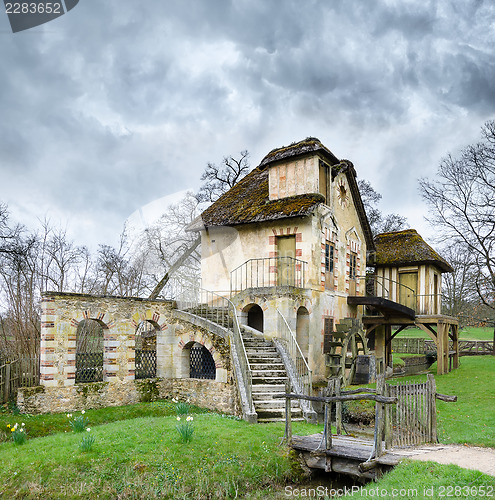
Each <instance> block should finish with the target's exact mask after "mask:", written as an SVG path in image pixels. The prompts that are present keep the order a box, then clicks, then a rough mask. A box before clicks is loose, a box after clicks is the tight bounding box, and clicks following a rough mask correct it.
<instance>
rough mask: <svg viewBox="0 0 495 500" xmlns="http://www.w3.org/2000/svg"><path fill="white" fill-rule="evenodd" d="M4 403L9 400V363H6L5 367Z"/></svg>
mask: <svg viewBox="0 0 495 500" xmlns="http://www.w3.org/2000/svg"><path fill="white" fill-rule="evenodd" d="M4 394H5V397H4V399H5V401H8V400H9V398H10V363H6V365H5V393H4Z"/></svg>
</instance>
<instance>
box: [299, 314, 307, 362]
mask: <svg viewBox="0 0 495 500" xmlns="http://www.w3.org/2000/svg"><path fill="white" fill-rule="evenodd" d="M296 340H297V343H298V344H299V347H300V348H301V351H302V353H303V356H304V357H305V358H306V360H307V359H308V354H309V312H308V310H307V309H306V308H305V307H303V306H301V307H300V308H299V309H298V310H297V319H296Z"/></svg>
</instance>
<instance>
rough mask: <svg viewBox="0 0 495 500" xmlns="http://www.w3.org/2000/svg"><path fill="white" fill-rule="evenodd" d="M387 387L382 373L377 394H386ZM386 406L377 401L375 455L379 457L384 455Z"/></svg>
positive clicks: (378, 380) (377, 386) (378, 378)
mask: <svg viewBox="0 0 495 500" xmlns="http://www.w3.org/2000/svg"><path fill="white" fill-rule="evenodd" d="M384 387H385V375H384V374H381V375H380V376H378V377H377V380H376V394H377V396H383V395H384ZM384 407H385V405H383V404H382V403H379V402H378V401H377V402H376V403H375V420H376V422H377V424H376V425H375V455H376V456H377V457H379V456H381V455H382V452H383V444H382V439H383V424H384Z"/></svg>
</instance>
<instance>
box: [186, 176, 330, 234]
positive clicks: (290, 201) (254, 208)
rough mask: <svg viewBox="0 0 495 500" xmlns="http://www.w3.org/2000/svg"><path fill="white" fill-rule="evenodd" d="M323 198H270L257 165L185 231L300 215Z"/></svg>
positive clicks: (302, 196) (318, 195)
mask: <svg viewBox="0 0 495 500" xmlns="http://www.w3.org/2000/svg"><path fill="white" fill-rule="evenodd" d="M324 200H325V199H324V197H323V196H322V195H321V194H318V193H314V194H303V195H298V196H291V197H289V198H282V199H279V200H270V199H269V196H268V169H266V168H261V167H257V168H255V169H254V170H253V171H252V172H251V173H249V174H248V175H246V177H244V179H242V180H240V181H239V182H238V183H237V184H236V185H235V186H234V187H233V188H232V189H230V190H229V191H227V192H226V193H225V194H223V195H222V196H221V197H220V198H219V199H218V200H217V201H216V202H215V203H213V205H211V206H210V207H208V208H207V209H206V210H205V211H204V212H203V213H202V214H201V217H200V218H199V219H198V220H197V221H195V222H194V223H193V224H192V225H190V226H189V230H190V231H200V230H201V229H204V227H212V226H235V225H238V224H246V223H251V222H265V221H273V220H278V219H286V218H289V217H301V216H305V215H309V214H310V213H312V212H313V210H314V209H315V208H316V207H317V206H318V205H319V204H320V203H322V202H323V201H324Z"/></svg>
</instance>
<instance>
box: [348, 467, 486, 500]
mask: <svg viewBox="0 0 495 500" xmlns="http://www.w3.org/2000/svg"><path fill="white" fill-rule="evenodd" d="M377 488H378V490H379V492H380V496H381V497H385V496H388V497H390V498H392V497H394V496H395V497H397V498H422V499H424V498H448V497H454V498H477V497H481V496H488V495H486V493H490V492H491V495H490V496H495V477H493V476H488V475H486V474H482V473H481V472H478V471H475V470H467V469H462V468H461V467H457V466H456V465H440V464H437V463H435V462H414V461H407V462H403V463H401V464H400V465H398V466H397V467H395V468H394V470H393V471H391V472H390V473H388V474H386V475H385V476H384V477H383V478H382V479H381V480H380V481H379V482H378V483H370V484H368V485H367V486H366V487H365V488H364V490H365V491H364V492H363V493H362V494H356V495H354V496H353V498H365V497H369V495H370V492H371V491H372V490H375V491H376V489H377ZM449 488H454V489H453V490H452V491H451V490H450V489H449ZM483 491H484V492H485V495H482V492H483ZM385 492H387V493H386V494H385ZM449 493H450V494H449Z"/></svg>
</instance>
